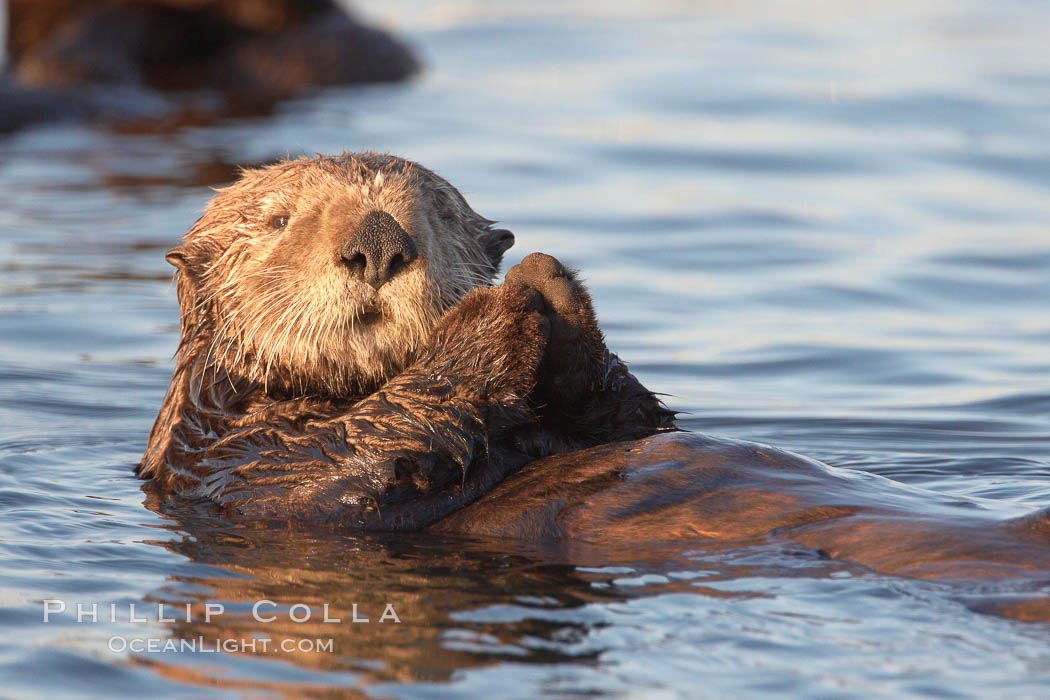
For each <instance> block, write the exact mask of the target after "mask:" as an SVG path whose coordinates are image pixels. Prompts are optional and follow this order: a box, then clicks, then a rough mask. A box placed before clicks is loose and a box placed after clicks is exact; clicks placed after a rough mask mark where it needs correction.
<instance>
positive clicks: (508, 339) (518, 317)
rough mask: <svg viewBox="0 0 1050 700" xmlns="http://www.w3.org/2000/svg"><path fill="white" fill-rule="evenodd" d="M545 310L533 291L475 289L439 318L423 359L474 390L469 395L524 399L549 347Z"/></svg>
mask: <svg viewBox="0 0 1050 700" xmlns="http://www.w3.org/2000/svg"><path fill="white" fill-rule="evenodd" d="M543 309H544V302H543V298H542V297H541V296H540V294H539V293H538V292H536V291H533V290H529V289H521V288H510V287H503V286H500V287H485V288H481V289H475V290H474V291H472V292H470V293H469V294H467V295H466V296H465V297H463V299H461V300H460V302H459V303H458V304H456V305H455V306H454V307H452V308H451V309H449V311H448V312H447V313H446V314H445V315H444V316H443V317H442V318H441V320H440V321H439V322H438V325H437V326H436V327H435V328H434V331H433V333H432V334H431V339H430V344H429V346H428V348H427V350H426V352H425V353H424V358H421V359H425V362H426V363H427V364H428V365H430V366H431V369H432V370H433V371H434V372H440V373H443V374H447V375H449V377H450V378H451V379H454V380H455V381H458V382H463V383H465V384H467V385H470V386H466V387H464V389H466V390H470V387H477V388H483V389H484V390H485V391H497V392H506V391H509V392H512V393H515V394H518V395H520V396H524V395H526V394H528V393H529V392H531V391H532V389H533V387H534V386H535V384H536V381H537V371H538V369H539V366H540V363H541V361H542V359H543V354H544V350H545V349H546V346H547V337H548V333H549V330H550V322H549V320H548V319H547V317H546V315H545V314H543V313H542V311H543Z"/></svg>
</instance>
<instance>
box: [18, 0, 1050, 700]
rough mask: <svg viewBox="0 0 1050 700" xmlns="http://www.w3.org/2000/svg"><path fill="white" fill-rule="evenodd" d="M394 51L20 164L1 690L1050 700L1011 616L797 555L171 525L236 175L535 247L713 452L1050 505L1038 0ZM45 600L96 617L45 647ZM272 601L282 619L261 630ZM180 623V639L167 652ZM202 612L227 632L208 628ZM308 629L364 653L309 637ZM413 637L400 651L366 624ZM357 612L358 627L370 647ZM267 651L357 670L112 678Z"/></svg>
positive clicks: (454, 35)
mask: <svg viewBox="0 0 1050 700" xmlns="http://www.w3.org/2000/svg"><path fill="white" fill-rule="evenodd" d="M371 15H372V16H376V17H378V18H379V19H380V20H384V21H386V22H388V23H390V24H391V25H392V26H395V27H398V28H399V29H400V31H402V33H404V34H406V35H407V37H408V38H409V40H410V41H411V42H412V43H413V44H414V45H415V46H416V47H417V49H418V50H419V52H420V53H421V55H422V57H423V59H424V62H425V64H426V65H427V71H426V72H425V74H423V75H422V76H421V77H420V78H419V79H418V80H416V81H415V82H413V83H410V84H408V85H404V86H382V87H369V88H358V89H333V90H326V91H322V92H319V93H316V94H313V95H311V96H309V97H307V98H305V99H302V100H299V101H297V102H294V103H290V104H286V105H284V106H282V107H281V108H280V109H279V110H278V112H277V113H276V114H275V115H274V116H272V117H270V118H266V119H254V120H253V119H242V120H230V121H222V122H219V123H214V124H208V123H205V124H197V125H178V124H173V125H163V124H162V125H157V124H150V125H145V126H137V127H122V128H115V127H105V126H97V127H81V126H56V127H47V128H41V129H37V130H33V131H28V132H24V133H21V134H18V135H15V136H12V137H9V138H6V139H4V140H2V141H0V506H2V508H0V620H2V622H3V624H4V626H5V628H6V630H7V633H6V634H5V635H4V636H3V639H2V640H0V678H3V686H2V690H0V694H11V695H12V696H16V697H33V696H37V697H39V696H52V697H53V696H55V695H60V696H63V697H64V696H77V695H82V696H88V697H97V696H98V695H99V690H98V688H103V689H104V692H103V694H104V695H106V696H109V697H141V696H142V695H143V693H144V689H148V694H149V695H151V696H157V697H166V696H171V697H187V696H194V697H199V696H208V697H212V696H225V695H230V696H239V695H242V694H247V695H251V696H270V695H275V696H280V695H282V694H284V695H314V696H325V697H330V696H333V695H335V696H338V695H340V694H342V693H351V692H361V693H365V694H373V695H378V696H391V695H393V696H403V697H441V696H450V697H458V696H462V695H464V694H470V695H474V696H478V697H510V696H521V697H528V696H535V695H539V694H541V693H542V694H548V695H553V696H564V695H580V694H586V695H592V694H599V695H600V694H611V695H629V696H641V695H646V696H649V695H654V696H659V697H675V696H694V695H697V694H701V695H703V694H708V695H736V694H741V693H763V692H774V691H782V692H790V693H792V694H796V695H805V696H809V697H814V696H821V697H824V696H857V697H861V696H864V697H867V696H870V695H872V694H876V695H888V694H894V695H907V694H910V695H922V696H926V695H935V696H939V697H966V696H974V695H991V694H995V695H1006V694H1009V695H1011V696H1040V695H1044V694H1045V692H1046V688H1047V687H1048V685H1047V684H1048V683H1050V628H1048V626H1047V624H1046V623H1039V622H1035V623H1025V622H1020V621H1017V620H1013V619H1006V618H1003V617H998V616H994V615H988V614H982V613H978V612H975V611H974V610H973V609H972V608H973V607H974V606H973V605H972V601H973V600H974V599H975V598H976V597H980V596H982V595H984V596H986V597H992V598H995V597H999V598H1006V597H1008V596H1009V594H1010V590H1009V583H1008V582H1007V583H1005V584H997V585H996V586H994V587H992V586H989V587H988V588H987V590H979V589H970V590H960V589H959V588H958V587H951V586H947V585H943V584H939V583H930V582H918V581H912V580H907V579H902V578H895V577H888V576H881V575H876V574H873V573H871V572H869V571H866V570H864V569H863V568H860V567H856V566H852V565H850V564H849V563H844V562H830V561H827V560H824V559H821V558H820V557H819V556H817V555H816V553H814V552H809V551H806V550H802V549H797V548H792V547H789V546H785V545H783V544H780V545H776V544H771V545H769V546H758V547H747V548H741V547H736V548H718V547H711V546H697V547H695V548H672V549H669V550H667V551H654V552H653V554H652V557H651V559H650V560H648V561H642V562H633V563H632V564H631V565H630V566H622V565H620V563H618V564H617V565H616V566H608V565H602V563H601V562H573V561H564V560H560V559H552V558H550V557H549V556H546V555H544V554H543V553H541V552H529V551H528V550H522V549H521V548H514V547H510V546H508V547H505V548H504V547H499V546H496V545H493V544H492V543H488V544H481V543H473V544H471V543H466V544H465V543H462V542H446V541H441V540H434V539H432V538H425V537H408V536H399V537H396V538H391V537H361V538H354V537H346V538H322V537H318V536H312V535H309V534H306V533H303V534H301V535H299V536H297V537H295V538H292V541H289V538H288V537H287V536H286V535H280V536H279V535H276V534H274V533H268V532H266V531H256V530H245V529H243V528H235V527H231V526H229V525H228V524H224V523H222V522H212V521H207V520H201V519H195V518H193V517H191V516H190V515H189V514H187V515H186V516H185V517H184V518H181V519H174V520H173V519H168V518H163V517H161V516H159V515H157V514H156V513H155V512H154V511H152V510H150V509H149V508H148V507H147V505H146V504H144V494H143V492H142V491H141V489H140V483H139V482H138V481H136V480H135V479H134V478H133V476H132V473H131V469H132V467H133V465H134V464H135V463H136V461H137V460H138V457H139V456H140V454H141V452H142V450H143V448H144V446H145V440H146V435H147V433H148V430H149V427H150V425H151V423H152V420H153V417H154V415H155V411H156V409H157V407H158V405H159V402H160V399H161V397H162V395H163V392H164V389H165V387H166V384H167V381H168V378H169V376H170V371H171V363H170V357H171V354H172V352H173V351H174V348H175V343H176V338H177V327H176V324H177V307H176V302H175V298H174V290H173V289H172V287H171V285H170V282H169V277H170V269H169V268H168V266H167V265H166V264H165V262H164V259H163V252H164V250H166V249H167V248H168V247H170V246H171V245H172V244H173V243H174V242H175V241H176V239H177V238H178V237H179V236H180V235H181V234H182V233H184V232H185V231H186V230H187V229H188V228H189V226H190V225H191V224H192V222H193V221H194V219H195V216H196V212H197V211H198V210H199V209H200V208H201V207H202V206H203V204H204V202H205V201H206V199H207V197H208V196H209V190H208V189H207V188H208V186H209V185H218V184H221V183H223V182H226V181H229V180H230V179H231V178H232V177H234V173H235V167H236V165H237V164H244V163H257V162H264V161H269V160H272V159H274V158H277V157H280V156H283V155H285V154H288V153H290V154H293V155H294V154H300V153H307V154H309V153H313V152H332V151H340V150H343V149H347V150H362V149H368V148H374V149H379V150H388V151H391V152H393V153H397V154H401V155H405V156H407V157H410V158H413V159H415V160H418V161H420V162H422V163H424V164H426V165H428V166H430V167H432V168H433V169H435V170H436V171H438V172H439V173H441V174H442V175H444V176H445V177H447V178H448V179H449V180H450V181H451V182H453V183H454V184H456V185H457V186H459V187H460V189H461V190H462V191H463V192H464V193H465V194H466V195H467V197H468V199H469V200H470V202H471V203H472V204H473V206H474V207H475V208H476V209H477V210H478V211H479V212H481V213H482V214H484V215H486V216H488V217H490V218H496V219H499V220H501V221H502V222H503V224H504V225H506V226H507V227H508V228H510V229H511V230H513V231H515V233H516V235H517V238H518V244H517V246H516V247H515V248H513V249H512V250H511V251H510V252H509V253H508V257H507V262H508V264H513V263H515V262H517V261H518V260H520V259H521V257H523V256H524V255H525V254H527V253H528V252H530V251H533V250H542V251H545V252H548V253H551V254H553V255H556V256H558V257H559V258H561V259H562V260H564V261H566V262H567V263H569V264H571V265H574V266H577V267H579V268H580V269H581V270H582V271H583V276H584V277H585V278H586V280H587V282H588V283H589V285H590V288H591V290H592V293H593V295H594V298H595V302H596V305H597V308H598V312H599V315H600V317H601V321H602V323H603V326H604V328H605V331H606V334H607V336H608V339H609V344H610V345H611V346H612V347H613V348H614V349H615V350H616V351H617V352H619V353H620V354H621V355H622V356H623V357H625V358H626V359H628V360H629V361H630V362H631V366H632V368H633V369H634V371H635V372H636V374H638V376H639V377H640V378H641V379H642V380H643V382H644V383H645V384H646V385H647V386H649V387H650V388H652V389H653V390H655V391H659V392H663V393H666V394H668V395H669V396H668V398H667V402H668V403H669V404H670V405H671V406H672V407H674V408H676V409H679V410H682V411H684V412H685V416H684V420H683V425H684V426H686V427H688V428H690V429H694V430H699V431H703V432H709V433H715V434H719V435H727V436H732V437H738V438H746V439H754V440H760V441H763V442H768V443H771V444H775V445H777V446H779V447H783V448H787V449H790V450H794V451H796V452H800V453H803V454H806V455H808V456H811V457H815V458H818V459H821V460H824V461H826V462H828V463H830V464H832V465H834V466H839V467H849V468H854V469H861V470H866V471H870V472H874V473H877V474H880V475H883V476H887V477H890V478H893V479H896V480H899V481H902V482H904V483H907V484H909V485H912V486H917V487H922V488H926V489H931V490H934V491H938V492H944V493H950V494H956V495H959V496H965V497H970V498H978V499H984V502H985V503H986V504H987V505H989V506H990V507H993V508H999V509H1001V510H1002V511H1003V512H1004V513H1019V512H1024V511H1026V510H1031V509H1035V508H1037V507H1042V506H1046V505H1048V504H1050V428H1048V426H1050V351H1048V346H1050V302H1048V299H1050V197H1048V196H1047V192H1048V186H1050V53H1048V52H1047V51H1046V37H1047V36H1050V14H1048V13H1047V12H1046V11H1045V8H1044V7H1042V6H1041V5H1040V4H1039V3H1025V2H1007V3H995V4H979V3H965V2H964V3H946V2H945V3H939V2H920V3H914V2H908V3H904V2H888V3H879V4H877V5H872V4H870V3H869V4H853V5H849V6H841V5H839V4H837V3H822V2H813V3H803V4H801V5H797V4H796V5H793V6H792V7H790V8H789V7H787V6H784V7H776V8H771V7H769V6H768V5H767V4H765V3H761V4H759V3H756V4H747V3H745V4H736V3H734V4H731V5H722V4H716V3H710V4H707V3H698V4H693V3H679V2H671V1H668V2H658V3H645V4H644V7H643V6H641V5H640V4H639V3H627V2H600V3H599V2H587V1H579V2H558V3H554V2H551V3H520V4H498V5H496V6H492V5H491V4H489V3H481V2H447V3H441V4H437V5H434V4H431V3H423V2H415V1H408V0H402V1H399V2H391V3H383V4H382V6H379V5H378V4H377V6H376V7H373V8H371ZM176 515H177V514H176ZM1047 593H1048V594H1050V582H1048V584H1047ZM51 598H55V599H63V600H66V601H69V604H70V605H71V606H72V605H75V603H76V602H78V601H82V602H86V603H92V602H96V603H98V604H99V605H100V608H102V611H101V612H102V614H101V615H100V617H102V618H104V619H102V620H100V622H98V623H95V624H90V623H86V622H85V623H82V624H77V623H76V622H75V617H73V616H71V615H69V614H65V615H60V616H56V617H55V618H54V619H53V620H52V621H51V622H50V623H48V624H44V623H43V622H42V615H41V611H42V606H41V602H40V601H42V600H44V599H51ZM261 599H266V600H271V601H273V602H274V603H275V608H276V609H277V610H279V611H280V612H281V616H280V618H279V620H278V621H275V622H273V623H268V624H266V625H263V624H258V623H255V622H254V621H253V620H252V618H251V614H250V612H251V605H252V603H253V602H254V601H257V600H261ZM187 602H189V603H191V604H192V605H193V610H194V611H195V612H196V613H197V616H196V617H195V619H194V620H193V621H190V622H187V621H185V620H182V619H180V620H179V621H177V622H175V623H166V622H164V623H162V622H157V621H156V617H157V611H158V605H159V604H161V603H165V604H167V605H168V606H169V608H170V606H172V605H176V604H179V605H184V604H185V603H187ZM207 602H221V603H224V604H225V605H226V613H225V614H224V615H223V616H222V617H221V618H219V619H218V620H216V621H215V623H214V624H209V623H205V622H203V621H202V620H201V619H200V615H199V613H200V611H201V609H202V606H203V605H204V604H205V603H207ZM300 602H302V603H305V604H307V605H311V606H313V607H315V608H318V609H319V607H320V606H321V605H322V604H324V603H329V604H330V606H331V608H332V610H333V612H339V613H342V614H343V618H344V622H343V623H340V624H326V623H323V622H319V618H318V617H314V618H313V619H312V620H311V622H309V623H302V624H297V623H293V622H290V621H289V620H288V617H287V614H286V613H287V612H288V608H289V607H290V606H292V605H294V604H296V603H300ZM387 602H390V603H392V604H394V605H395V607H396V609H397V612H398V613H399V616H400V618H401V620H402V623H401V624H400V625H393V624H386V623H384V624H382V625H380V624H379V623H378V622H377V617H378V614H379V613H380V612H382V610H383V606H384V605H385V603H387ZM133 603H134V604H136V605H137V610H138V613H137V614H145V615H146V616H147V618H149V620H150V622H148V623H145V624H142V623H136V622H131V621H130V620H129V617H130V616H129V609H128V606H129V604H133ZM354 603H357V604H358V606H359V612H360V613H361V614H362V615H367V616H370V622H369V623H367V624H364V623H362V624H354V623H348V622H346V621H345V620H346V618H347V613H348V612H349V611H351V610H352V606H353V604H354ZM110 604H115V605H117V613H118V614H117V620H116V621H114V622H110V621H108V610H109V607H108V606H109V605H110ZM257 634H272V635H275V636H280V635H284V636H290V637H295V638H303V639H307V640H309V639H314V638H322V639H328V638H332V639H333V640H334V649H333V650H332V651H331V652H313V653H309V652H304V653H292V654H288V653H278V654H269V653H267V654H263V653H254V654H253V653H209V654H203V653H178V652H175V653H170V652H169V653H148V652H147V653H130V652H127V651H123V652H113V651H111V650H110V640H111V639H112V638H113V637H122V638H141V639H146V638H156V639H162V640H163V639H192V638H194V637H197V636H203V637H205V638H209V639H211V638H222V637H230V638H246V637H251V636H252V635H257Z"/></svg>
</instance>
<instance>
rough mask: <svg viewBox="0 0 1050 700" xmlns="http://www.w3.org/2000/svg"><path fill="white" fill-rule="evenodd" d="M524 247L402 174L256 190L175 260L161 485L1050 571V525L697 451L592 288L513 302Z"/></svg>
mask: <svg viewBox="0 0 1050 700" xmlns="http://www.w3.org/2000/svg"><path fill="white" fill-rule="evenodd" d="M513 241H514V237H513V235H512V234H511V233H510V232H509V231H506V230H504V229H499V228H495V227H494V226H493V222H492V221H490V220H488V219H486V218H484V217H482V216H480V215H478V214H477V213H475V212H474V211H473V209H471V208H470V206H469V205H468V204H467V203H466V201H465V200H464V199H463V197H462V196H461V195H460V194H459V193H458V192H457V191H456V190H455V188H453V187H452V186H451V185H450V184H449V183H448V182H446V181H445V180H443V179H442V178H440V177H438V176H437V175H435V174H434V173H433V172H431V171H429V170H427V169H426V168H424V167H422V166H420V165H418V164H415V163H412V162H409V161H406V160H403V159H400V158H396V157H393V156H389V155H381V154H377V153H363V154H350V153H347V154H343V155H340V156H320V157H317V158H300V159H297V160H289V161H284V162H281V163H277V164H275V165H271V166H267V167H263V168H260V169H258V170H250V171H246V172H245V173H244V175H243V177H242V178H241V180H240V181H238V182H237V183H235V184H234V185H232V186H230V187H228V188H226V189H223V190H220V191H219V193H218V194H217V195H216V196H215V198H214V199H213V200H212V202H211V204H210V205H209V206H208V208H207V210H206V211H205V213H204V215H203V216H202V217H201V218H200V219H199V220H198V221H197V223H196V224H195V225H194V226H193V228H192V229H191V230H190V231H189V233H188V234H187V235H186V237H185V241H184V242H183V243H182V245H179V246H177V247H176V248H174V249H173V250H172V251H171V252H170V253H169V254H168V260H169V261H170V262H171V263H172V264H173V265H175V267H176V268H177V272H176V277H177V280H178V297H179V305H180V309H181V339H180V343H179V348H178V351H177V356H176V363H175V370H174V374H173V377H172V381H171V385H170V387H169V389H168V393H167V396H166V397H165V399H164V403H163V406H162V408H161V410H160V413H159V415H158V417H157V420H156V423H155V425H154V427H153V430H152V432H151V434H150V438H149V445H148V448H147V450H146V453H145V455H144V457H143V459H142V462H141V464H140V465H139V468H138V474H139V476H141V477H143V478H151V479H152V480H153V483H154V484H155V486H156V492H155V494H154V495H156V496H159V497H160V498H161V499H164V498H171V497H176V498H180V499H186V498H192V499H198V500H199V501H200V502H202V503H205V504H214V505H215V506H216V507H218V508H219V509H221V511H222V512H223V514H224V515H225V516H226V517H232V518H236V519H240V520H255V521H266V522H269V523H272V524H280V525H282V526H290V527H292V528H293V529H300V530H301V527H309V528H315V527H316V526H335V527H336V528H339V529H342V528H353V529H371V530H420V529H426V530H427V531H429V532H430V533H433V534H435V535H441V536H449V535H451V536H456V537H460V536H470V537H474V538H477V537H481V538H497V539H498V540H499V541H500V542H504V543H505V542H512V541H513V542H520V543H525V545H527V546H530V547H535V546H540V547H541V548H543V550H544V551H545V552H548V553H557V555H558V556H559V557H563V556H568V558H569V559H570V560H572V561H599V562H600V561H606V562H609V561H619V560H623V561H635V560H638V559H639V558H644V557H647V556H649V555H650V554H651V547H652V545H653V544H654V543H665V544H666V543H679V544H681V543H694V545H693V546H696V545H702V544H703V543H705V542H706V543H718V542H723V543H724V542H732V543H737V544H744V545H747V544H758V543H769V542H776V541H780V540H792V541H794V542H796V543H799V544H802V545H804V546H806V547H808V548H811V549H812V550H813V551H815V552H819V553H822V554H825V555H828V556H831V557H835V558H841V559H847V560H851V561H854V562H857V563H860V564H864V565H867V566H870V567H872V568H874V569H876V570H879V571H884V572H890V573H898V574H905V575H910V576H920V577H937V578H954V579H960V578H963V579H973V578H980V579H987V578H990V577H994V578H1010V579H1016V580H1020V579H1028V580H1029V581H1031V580H1033V579H1034V580H1036V581H1041V580H1043V579H1045V577H1046V575H1047V574H1048V572H1050V509H1047V510H1043V511H1039V512H1036V513H1032V514H1027V515H1021V516H1020V517H1009V516H1010V515H1011V513H1009V512H1007V511H1005V510H994V509H989V508H988V507H987V505H986V504H983V503H980V502H977V501H971V500H967V499H963V498H954V497H949V496H944V495H940V494H935V493H931V492H926V491H922V490H921V489H914V488H908V487H905V486H902V485H901V484H897V483H895V482H892V481H890V480H888V479H884V478H882V477H877V476H873V475H870V474H864V473H858V472H852V471H850V470H837V469H833V468H831V467H827V466H825V465H823V464H820V463H819V462H815V461H813V460H809V459H806V458H803V457H800V456H798V455H793V454H791V453H788V452H785V451H782V450H778V449H775V448H772V447H768V446H765V445H759V444H756V443H748V442H740V441H733V440H726V439H718V438H712V437H706V436H700V435H693V434H688V433H685V432H681V431H678V430H677V429H676V427H675V423H674V415H675V414H674V413H673V412H672V411H670V410H668V409H667V408H666V407H665V406H664V405H663V404H662V403H661V402H660V401H659V400H658V399H657V398H656V396H654V394H653V393H652V392H650V391H649V390H648V389H646V388H645V387H644V386H642V385H641V383H640V382H639V381H638V380H637V379H636V378H635V377H634V376H633V375H632V374H631V373H630V372H629V371H628V370H627V367H626V366H625V365H624V363H623V362H621V361H620V360H619V358H617V356H616V355H614V354H613V353H611V352H610V351H609V349H608V348H607V347H606V345H605V341H604V339H603V337H602V333H601V331H600V330H599V327H598V324H597V320H596V318H595V314H594V309H593V307H592V304H591V300H590V298H589V296H588V294H587V291H586V289H585V288H584V287H583V285H582V284H581V283H580V281H579V279H578V277H577V276H576V274H575V273H574V272H573V271H571V270H569V269H567V268H566V267H565V266H563V265H562V264H561V263H559V262H558V261H557V260H556V259H554V258H552V257H550V256H548V255H543V254H538V253H533V254H531V255H529V256H527V257H526V258H525V259H524V260H523V261H522V262H521V263H520V264H518V265H516V266H514V267H512V268H511V269H510V270H509V271H508V273H507V275H506V277H505V280H504V282H503V283H502V284H499V285H493V284H492V282H493V280H494V278H495V276H496V273H497V271H498V268H499V265H500V261H501V259H502V256H503V253H504V252H505V251H506V250H507V249H508V248H509V247H510V246H511V244H512V243H513ZM180 502H181V501H180ZM158 507H161V508H163V506H158ZM1013 515H1016V514H1013ZM676 546H677V545H676ZM1026 605H1027V603H1026ZM1039 610H1042V608H1039ZM1025 614H1026V615H1027V614H1028V613H1025ZM1031 614H1032V615H1036V616H1039V615H1044V614H1045V611H1042V612H1038V611H1037V612H1035V613H1031Z"/></svg>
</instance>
